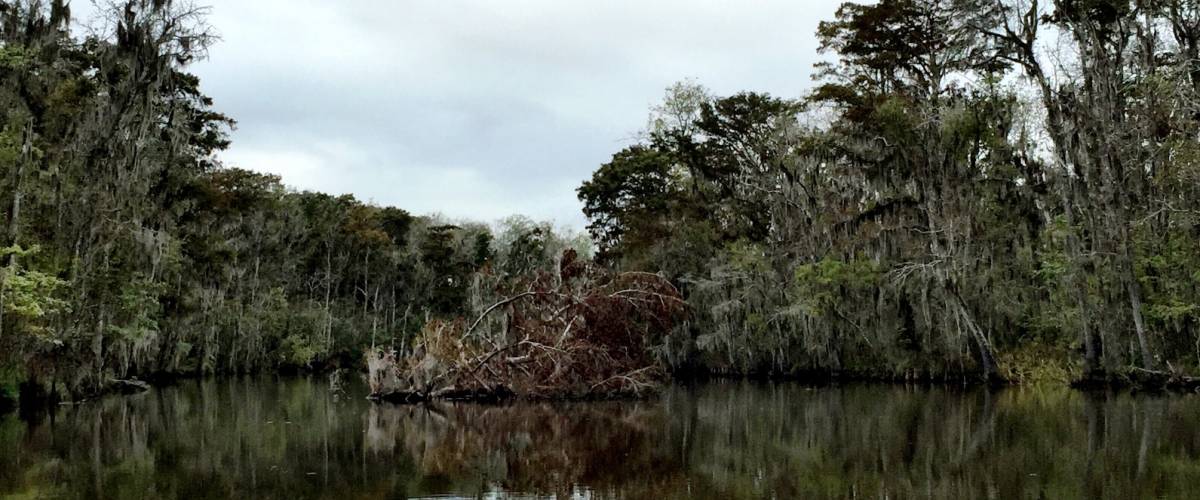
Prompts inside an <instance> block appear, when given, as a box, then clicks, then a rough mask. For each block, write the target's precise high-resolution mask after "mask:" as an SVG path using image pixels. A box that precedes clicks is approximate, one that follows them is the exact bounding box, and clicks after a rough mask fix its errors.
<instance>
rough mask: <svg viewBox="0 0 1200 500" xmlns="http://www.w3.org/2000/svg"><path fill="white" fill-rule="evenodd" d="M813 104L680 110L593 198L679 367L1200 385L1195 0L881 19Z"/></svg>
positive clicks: (616, 164) (925, 10) (902, 3)
mask: <svg viewBox="0 0 1200 500" xmlns="http://www.w3.org/2000/svg"><path fill="white" fill-rule="evenodd" d="M817 36H818V37H819V39H820V42H821V47H822V49H823V51H824V52H825V53H826V54H827V55H828V56H829V57H828V58H827V59H828V61H827V62H826V63H823V64H821V65H819V66H818V68H817V69H818V71H817V79H818V85H817V86H816V88H815V89H814V90H813V91H812V92H811V93H809V94H808V95H806V96H804V97H802V98H799V99H781V98H777V97H772V96H769V95H764V94H759V93H750V92H747V93H739V94H736V95H732V96H727V97H720V96H713V95H710V94H709V93H708V92H707V91H706V90H705V89H704V88H702V87H700V86H698V85H695V84H691V83H685V84H680V85H677V86H675V87H674V88H672V89H670V90H669V91H668V95H667V98H666V99H665V101H664V102H663V103H662V104H661V105H660V106H658V107H656V108H655V109H654V111H653V114H652V119H651V123H650V126H649V128H648V131H647V133H646V134H645V139H644V140H642V141H640V142H639V143H638V144H636V145H633V146H631V147H628V148H626V149H623V150H622V151H620V152H618V153H617V154H615V155H614V156H613V158H612V160H611V161H610V162H609V163H607V164H605V165H603V166H602V167H601V168H600V169H599V170H598V171H597V172H596V173H595V174H594V176H593V177H592V179H591V180H589V181H587V182H585V183H584V184H583V185H582V187H580V188H579V196H580V199H581V200H582V201H583V202H584V204H585V213H586V214H587V216H588V217H589V219H590V222H591V224H590V226H589V229H590V232H591V233H592V235H593V237H594V239H595V240H596V242H597V243H598V245H599V247H600V254H599V258H601V259H603V260H604V261H606V262H609V263H610V264H612V265H614V266H617V267H620V268H625V269H641V270H662V271H664V272H665V273H666V274H667V275H669V276H670V277H671V278H672V279H674V280H676V281H678V282H679V283H680V284H681V285H682V286H681V288H682V289H683V292H684V294H685V295H686V297H687V301H688V303H689V305H690V308H691V309H690V311H691V319H690V323H689V325H688V326H687V327H685V328H682V329H678V330H676V332H675V333H674V335H673V336H672V338H670V339H668V340H667V341H666V342H664V343H663V345H662V346H660V352H661V354H662V355H663V356H664V357H665V358H666V359H668V360H669V361H670V362H671V363H672V365H673V366H675V367H676V368H677V369H690V370H701V371H708V372H720V373H757V374H802V373H812V372H817V373H821V374H843V375H849V376H869V377H886V378H946V377H962V376H971V377H974V376H976V375H978V374H982V375H983V376H985V377H987V378H1006V379H1010V380H1028V379H1034V378H1052V379H1059V380H1064V381H1067V380H1084V379H1092V378H1105V377H1108V376H1111V375H1113V374H1120V373H1125V374H1129V373H1134V374H1136V373H1144V372H1143V370H1150V371H1156V372H1171V373H1178V372H1195V371H1196V370H1197V368H1198V367H1200V331H1198V327H1197V319H1198V315H1200V288H1198V287H1200V265H1198V264H1200V228H1198V226H1197V222H1198V219H1200V191H1198V189H1200V182H1198V181H1200V163H1198V161H1200V142H1198V139H1200V135H1198V134H1200V121H1198V118H1200V4H1198V3H1196V2H1192V1H1190V0H1152V1H1146V0H1137V1H1131V0H1058V1H1054V2H1050V3H1049V4H1041V3H1039V2H1038V1H1037V0H881V1H880V2H877V3H870V4H866V3H864V4H856V3H846V4H844V5H843V6H842V7H841V8H840V9H839V10H838V11H837V14H836V17H835V18H834V19H832V20H830V21H827V22H824V23H822V24H821V25H820V28H819V31H818V34H817Z"/></svg>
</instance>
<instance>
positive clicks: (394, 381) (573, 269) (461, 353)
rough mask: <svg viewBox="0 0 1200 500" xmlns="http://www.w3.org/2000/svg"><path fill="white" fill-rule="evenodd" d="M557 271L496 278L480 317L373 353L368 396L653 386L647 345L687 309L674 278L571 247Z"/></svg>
mask: <svg viewBox="0 0 1200 500" xmlns="http://www.w3.org/2000/svg"><path fill="white" fill-rule="evenodd" d="M558 267H559V268H558V270H557V272H554V273H550V272H545V271H538V272H535V273H534V274H533V275H532V276H531V277H529V278H527V279H523V280H520V281H518V282H516V283H514V284H510V285H508V286H503V287H498V288H503V289H497V290H496V292H497V293H496V295H499V296H503V298H502V299H500V300H497V301H495V302H492V303H491V304H490V305H488V306H487V307H482V308H481V309H482V310H480V311H478V312H477V316H476V317H475V319H473V320H471V321H469V322H468V321H467V320H465V319H462V318H459V319H456V320H451V321H446V320H431V321H429V322H428V323H427V324H426V325H425V327H424V329H423V330H422V332H421V334H420V335H419V336H418V338H417V339H415V341H414V342H413V344H412V346H411V347H410V348H408V349H406V350H405V351H406V352H404V353H397V352H395V351H381V350H376V351H374V352H371V353H369V354H368V359H367V368H368V371H369V382H370V387H371V396H372V397H373V398H376V399H385V400H391V401H404V402H416V401H426V400H431V399H470V400H494V399H503V398H508V397H520V398H528V399H600V398H613V397H634V396H641V395H643V394H645V393H647V392H650V391H654V390H656V389H657V388H658V387H659V386H660V384H661V382H662V381H663V379H664V378H665V371H664V369H663V365H662V363H661V362H660V361H659V360H657V359H656V358H655V356H653V355H652V353H651V352H650V348H651V347H652V346H654V345H656V344H657V343H659V342H660V341H661V339H662V337H663V336H664V335H666V334H667V333H669V332H670V331H671V329H672V328H673V327H674V325H675V323H676V322H677V321H679V320H680V319H681V318H682V317H683V314H684V302H683V298H682V296H681V295H680V293H679V290H677V289H676V288H675V287H674V286H673V285H672V284H671V283H670V282H669V281H667V280H666V279H664V278H662V277H660V276H657V275H654V274H647V273H620V274H611V273H608V272H606V271H604V270H603V269H601V268H599V267H597V266H593V265H591V264H588V263H584V262H580V261H578V260H577V259H576V255H575V253H574V252H573V251H570V250H568V251H567V252H566V253H564V254H563V257H562V259H561V261H560V265H559V266H558Z"/></svg>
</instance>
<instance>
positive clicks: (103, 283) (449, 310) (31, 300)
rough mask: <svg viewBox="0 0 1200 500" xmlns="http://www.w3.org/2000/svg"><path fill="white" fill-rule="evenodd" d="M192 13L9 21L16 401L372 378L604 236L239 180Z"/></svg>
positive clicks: (3, 144)
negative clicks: (412, 347) (216, 378)
mask: <svg viewBox="0 0 1200 500" xmlns="http://www.w3.org/2000/svg"><path fill="white" fill-rule="evenodd" d="M204 14H205V11H204V10H203V9H197V8H194V7H193V6H192V5H191V4H190V3H187V2H172V1H168V0H131V1H122V2H119V3H114V4H112V5H111V6H110V8H109V9H108V10H106V11H105V12H104V14H103V17H102V18H100V19H97V20H95V21H96V24H98V25H99V26H100V29H99V32H97V33H92V34H89V35H87V36H75V34H73V33H72V31H71V15H70V10H69V6H68V5H67V3H66V2H64V1H59V0H55V1H53V2H49V3H46V2H42V1H39V0H18V1H0V127H2V128H0V173H2V176H0V222H2V223H3V224H4V227H3V228H0V229H2V231H3V234H2V235H0V394H3V393H7V394H9V395H12V394H13V393H15V392H16V390H17V385H18V384H21V383H24V384H25V385H26V387H27V388H29V389H31V390H33V391H34V392H46V391H50V392H52V393H56V394H59V395H65V396H75V395H81V394H88V393H92V392H95V391H99V390H102V389H103V388H104V387H105V386H106V385H107V384H109V383H110V382H111V381H112V380H114V379H124V378H127V377H143V378H144V377H149V376H153V375H160V374H183V373H227V372H245V371H253V370H262V369H283V368H306V367H311V368H317V367H327V366H337V365H341V366H347V365H354V366H355V367H358V365H359V364H360V362H361V360H362V359H363V353H364V351H365V350H367V349H368V348H370V347H371V346H372V345H379V346H389V347H390V346H397V347H400V346H403V345H404V343H405V342H406V341H407V339H408V338H409V337H411V336H412V334H413V333H414V332H416V331H419V330H420V329H421V328H422V327H423V326H424V325H425V323H426V322H427V321H428V320H430V319H431V318H454V317H458V316H460V315H464V314H466V312H467V311H468V310H472V311H473V309H472V308H473V307H475V305H474V304H475V303H476V302H480V301H482V300H483V299H482V298H481V297H483V296H489V295H490V294H491V293H492V292H491V290H489V289H488V288H487V287H488V286H492V285H493V284H494V283H495V282H496V281H500V280H502V279H503V277H505V276H509V275H522V274H525V273H528V272H529V271H530V270H532V269H535V268H538V269H541V268H549V267H550V266H552V265H553V264H554V262H555V259H556V258H557V257H558V256H559V255H561V254H562V253H563V250H564V249H566V248H577V249H578V250H580V251H581V252H587V251H588V250H589V248H590V246H589V244H588V243H587V241H586V236H571V235H565V236H564V235H562V234H560V233H556V232H554V231H553V230H552V228H551V227H550V226H549V225H548V224H546V223H535V222H533V221H530V220H528V219H525V218H521V217H513V218H509V219H506V220H504V221H502V222H501V223H499V224H498V225H497V227H496V228H495V229H493V228H492V227H490V226H488V225H484V224H477V223H458V224H454V223H451V222H450V221H448V220H443V219H442V218H440V217H418V216H413V215H411V214H409V213H408V212H406V211H404V210H402V209H399V208H393V207H380V206H376V205H373V204H370V203H364V202H362V201H359V200H356V199H355V198H354V197H352V196H330V195H326V194H321V193H313V192H296V191H293V190H290V189H288V188H286V187H285V186H284V185H282V184H281V183H280V179H279V178H278V177H275V176H272V175H266V174H261V173H255V172H251V171H246V170H240V169H235V168H224V167H222V166H221V165H220V164H219V163H218V162H217V160H216V159H215V154H216V153H217V152H219V151H220V150H222V149H224V148H225V147H227V146H228V145H229V139H228V132H229V130H230V129H231V128H232V126H233V124H234V122H233V120H232V119H230V118H229V117H226V116H224V115H222V114H220V113H218V112H216V111H214V110H213V106H212V101H211V99H209V98H208V97H206V96H205V95H204V94H203V93H202V92H201V90H200V89H199V82H198V79H197V78H196V77H195V76H193V75H191V74H189V73H187V71H186V68H187V66H188V64H189V63H191V62H192V61H194V60H195V59H196V58H198V57H201V56H203V55H204V52H205V49H206V47H207V46H208V45H209V44H210V43H211V42H212V41H213V38H212V36H211V35H210V34H209V32H208V31H207V28H206V25H205V24H204V19H203V16H204Z"/></svg>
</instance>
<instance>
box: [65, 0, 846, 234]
mask: <svg viewBox="0 0 1200 500" xmlns="http://www.w3.org/2000/svg"><path fill="white" fill-rule="evenodd" d="M200 1H201V3H207V4H209V5H211V6H212V12H211V16H210V18H209V20H210V22H211V24H212V25H213V27H214V28H215V29H216V31H217V32H218V33H219V34H220V36H221V38H222V41H221V42H220V43H219V44H218V45H216V46H215V47H213V48H212V50H211V51H210V54H209V59H208V60H207V61H205V62H202V63H200V64H198V65H197V66H196V67H195V68H194V71H195V72H196V73H198V74H199V75H200V76H201V78H202V81H203V88H204V89H205V90H206V91H207V92H208V94H209V95H211V96H212V97H213V98H214V99H215V100H216V106H217V108H218V109H219V110H220V111H222V112H225V113H227V114H229V115H231V116H233V117H234V118H235V119H237V120H238V122H239V125H238V128H237V130H236V131H235V132H234V134H233V141H234V142H233V146H232V148H231V149H230V150H229V151H228V152H227V153H226V154H225V155H224V159H225V161H226V163H227V164H230V165H233V166H238V167H243V168H248V169H254V170H260V171H267V172H272V173H276V174H279V175H281V176H282V177H283V180H284V182H285V183H287V184H289V185H291V186H294V187H296V188H300V189H313V190H321V191H325V192H331V193H353V194H354V195H356V196H358V197H359V198H361V199H364V200H370V201H374V202H375V203H379V204H386V205H395V206H398V207H402V208H405V209H407V210H409V211H412V212H415V213H422V214H425V213H433V212H440V213H443V214H445V215H448V216H451V217H455V218H471V219H477V220H483V221H492V220H496V219H498V218H500V217H503V216H506V215H509V214H514V213H521V214H526V215H529V216H532V217H534V218H536V219H541V220H554V221H556V222H557V223H559V224H564V225H570V226H574V227H582V226H583V224H584V219H583V216H582V214H581V213H580V211H579V207H580V204H579V202H578V201H577V200H576V198H575V188H576V187H577V186H578V185H579V183H580V182H581V181H583V180H584V179H587V178H588V177H589V176H590V175H591V172H592V171H593V170H594V169H595V168H596V167H597V166H599V165H600V164H601V163H603V162H604V161H606V160H607V159H608V158H609V157H610V156H611V155H612V153H614V152H615V151H617V150H618V149H620V148H621V147H622V146H624V145H627V144H628V143H630V138H631V137H632V136H633V135H634V134H635V133H636V132H637V131H639V130H640V129H641V128H643V127H644V125H645V124H646V119H647V115H648V109H649V107H650V106H651V105H653V104H655V103H657V102H658V101H659V100H660V99H661V97H662V96H663V92H664V89H665V88H666V87H667V86H669V85H671V84H672V83H674V82H677V81H680V80H683V79H695V80H696V81H697V82H699V83H701V84H703V85H705V86H707V87H709V88H710V89H711V90H712V91H714V92H715V93H718V94H728V93H732V92H736V91H740V90H756V91H766V92H770V93H772V94H776V95H780V96H789V97H795V96H799V95H801V94H802V93H803V92H804V91H805V90H806V89H807V88H809V87H810V86H811V84H812V80H811V78H810V75H811V68H812V64H813V62H814V61H815V60H816V59H817V43H816V40H815V38H814V36H813V33H814V31H815V30H816V27H817V23H818V22H819V21H821V20H825V19H829V18H830V17H831V16H832V14H833V11H834V10H835V8H836V5H837V4H838V3H840V1H841V0H748V1H742V2H733V1H727V0H722V1H714V0H653V1H647V0H640V1H637V0H504V1H500V0H421V1H416V0H337V1H331V0H249V1H248V0H200ZM77 3H79V2H77Z"/></svg>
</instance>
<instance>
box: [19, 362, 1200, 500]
mask: <svg viewBox="0 0 1200 500" xmlns="http://www.w3.org/2000/svg"><path fill="white" fill-rule="evenodd" d="M365 393H366V388H365V387H364V386H362V385H361V384H351V385H350V387H347V388H346V390H345V391H344V392H341V393H339V392H335V391H332V390H331V389H330V387H329V384H328V383H327V382H326V381H325V379H324V378H320V377H314V378H268V377H253V378H250V377H248V378H238V379H224V380H205V381H185V382H181V383H180V384H178V385H175V386H170V387H164V388H159V389H154V390H152V391H150V392H148V393H144V394H139V395H135V396H127V397H110V398H106V399H103V400H100V401H96V402H92V403H88V404H83V405H78V406H63V407H59V408H57V409H55V410H54V411H53V412H52V413H48V414H42V415H34V416H29V415H26V416H21V415H18V414H8V415H3V416H0V498H8V497H11V498H280V499H299V498H336V499H342V500H344V499H351V498H406V497H407V498H421V497H450V498H547V497H551V498H552V497H558V498H730V499H738V498H780V499H784V498H846V497H854V498H935V499H943V498H945V499H951V498H955V499H956V498H1002V499H1009V498H1121V499H1126V498H1189V497H1190V498H1200V396H1195V395H1169V396H1165V395H1131V394H1087V393H1082V392H1075V391H1070V390H1065V389H1061V390H1060V389H1054V390H1033V389H1010V390H1005V391H1000V392H990V393H989V392H987V391H982V390H962V389H955V388H924V387H922V388H915V387H899V386H882V385H845V386H831V387H821V388H812V387H805V386H802V385H797V384H782V383H781V384H761V383H750V382H716V383H707V384H702V385H697V386H690V387H673V388H670V389H669V390H667V391H666V392H665V393H664V394H663V395H662V396H661V397H660V398H657V399H654V400H647V401H636V402H631V401H621V402H599V403H562V404H551V403H512V404H506V405H477V404H439V405H432V406H395V405H388V404H384V405H376V404H373V403H371V402H369V401H366V400H364V399H363V395H364V394H365Z"/></svg>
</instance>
